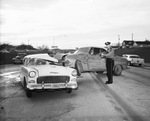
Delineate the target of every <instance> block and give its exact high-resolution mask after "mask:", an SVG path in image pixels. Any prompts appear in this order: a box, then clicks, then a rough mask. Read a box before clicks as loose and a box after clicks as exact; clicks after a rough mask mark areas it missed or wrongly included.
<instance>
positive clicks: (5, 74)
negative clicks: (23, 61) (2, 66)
mask: <svg viewBox="0 0 150 121" xmlns="http://www.w3.org/2000/svg"><path fill="white" fill-rule="evenodd" d="M18 72H19V71H12V72H7V73H3V74H0V76H7V75H10V74H14V73H18Z"/></svg>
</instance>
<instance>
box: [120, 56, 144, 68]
mask: <svg viewBox="0 0 150 121" xmlns="http://www.w3.org/2000/svg"><path fill="white" fill-rule="evenodd" d="M122 56H123V58H126V59H127V60H128V65H130V66H132V65H138V66H142V65H143V64H144V59H143V58H140V56H139V55H135V54H123V55H122Z"/></svg>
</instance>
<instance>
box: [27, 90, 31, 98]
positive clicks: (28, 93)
mask: <svg viewBox="0 0 150 121" xmlns="http://www.w3.org/2000/svg"><path fill="white" fill-rule="evenodd" d="M26 96H27V97H29V98H30V97H32V91H31V90H29V89H27V90H26Z"/></svg>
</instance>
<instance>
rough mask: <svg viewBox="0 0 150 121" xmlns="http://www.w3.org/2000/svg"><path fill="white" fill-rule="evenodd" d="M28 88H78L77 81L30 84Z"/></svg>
mask: <svg viewBox="0 0 150 121" xmlns="http://www.w3.org/2000/svg"><path fill="white" fill-rule="evenodd" d="M27 88H28V89H29V90H41V89H42V90H44V89H50V90H57V89H68V88H69V89H73V90H76V89H78V84H77V83H53V84H52V83H50V84H49V83H47V84H28V85H27Z"/></svg>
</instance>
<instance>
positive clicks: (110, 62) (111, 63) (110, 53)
mask: <svg viewBox="0 0 150 121" xmlns="http://www.w3.org/2000/svg"><path fill="white" fill-rule="evenodd" d="M110 44H111V43H110V42H106V43H105V45H106V48H107V51H108V53H107V54H103V57H105V58H106V70H107V77H108V81H106V83H105V84H112V83H113V67H114V59H113V57H114V49H113V48H112V47H111V45H110Z"/></svg>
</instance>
